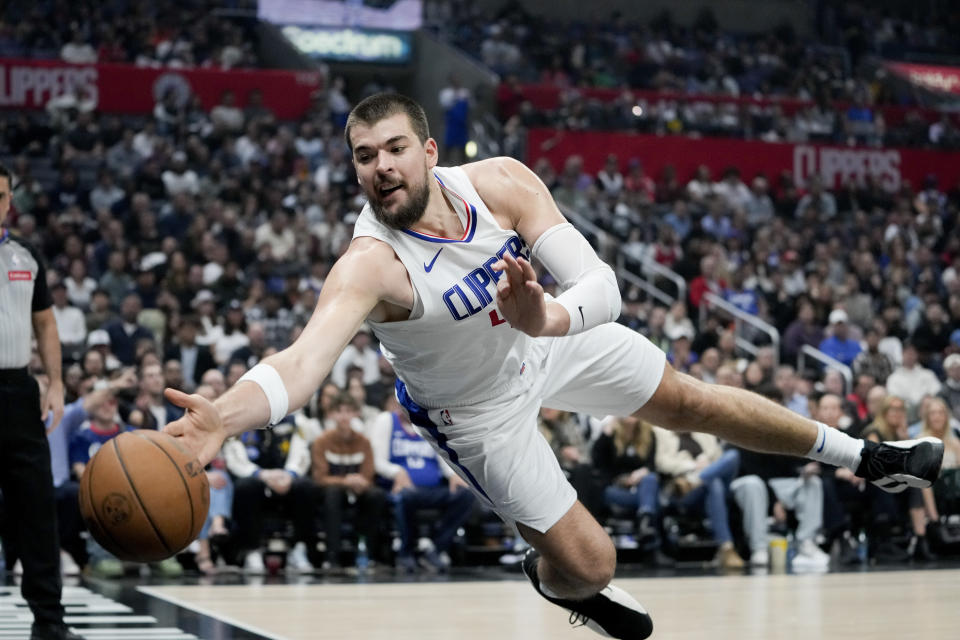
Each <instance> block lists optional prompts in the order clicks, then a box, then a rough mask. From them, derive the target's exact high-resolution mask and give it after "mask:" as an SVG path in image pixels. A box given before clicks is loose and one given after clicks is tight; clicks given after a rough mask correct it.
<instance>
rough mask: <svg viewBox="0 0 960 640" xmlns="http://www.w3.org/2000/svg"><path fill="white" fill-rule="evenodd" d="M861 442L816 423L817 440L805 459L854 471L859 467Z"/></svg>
mask: <svg viewBox="0 0 960 640" xmlns="http://www.w3.org/2000/svg"><path fill="white" fill-rule="evenodd" d="M861 451H863V440H859V439H857V438H851V437H850V436H848V435H847V434H845V433H844V432H843V431H840V430H839V429H834V428H833V427H828V426H827V425H825V424H823V423H822V422H818V423H817V440H816V441H815V442H814V443H813V447H811V449H810V451H808V452H807V457H808V458H810V459H811V460H816V461H817V462H825V463H827V464H833V465H837V466H842V467H848V468H850V469H852V470H854V471H856V470H857V467H859V466H860V452H861Z"/></svg>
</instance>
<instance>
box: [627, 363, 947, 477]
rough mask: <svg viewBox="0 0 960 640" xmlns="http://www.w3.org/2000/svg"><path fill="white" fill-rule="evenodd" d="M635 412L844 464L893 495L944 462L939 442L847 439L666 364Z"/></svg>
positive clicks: (671, 425)
mask: <svg viewBox="0 0 960 640" xmlns="http://www.w3.org/2000/svg"><path fill="white" fill-rule="evenodd" d="M634 415H636V416H637V417H639V418H641V419H643V420H646V421H648V422H651V423H653V424H656V425H658V426H661V427H665V428H667V429H679V430H683V431H701V432H705V433H712V434H714V435H716V436H718V437H720V438H722V439H724V440H726V441H728V442H732V443H733V444H736V445H739V446H741V447H745V448H747V449H752V450H754V451H763V452H768V453H784V454H788V455H795V456H801V457H807V458H812V459H814V460H818V461H820V462H826V463H828V464H833V465H838V466H845V467H849V468H851V469H853V470H854V471H855V472H856V474H857V475H859V476H862V477H864V478H866V479H867V480H870V481H871V482H873V483H874V484H876V485H877V486H878V487H880V488H881V489H884V490H885V491H889V492H892V493H898V492H900V491H903V490H904V489H906V488H907V487H908V486H909V487H928V486H930V484H931V483H932V482H933V481H934V480H936V478H937V476H938V475H939V472H940V464H941V461H942V459H943V443H942V442H941V441H939V440H937V439H936V438H922V439H920V440H905V441H902V442H887V443H874V442H869V441H864V440H859V439H856V438H851V437H850V436H848V435H846V434H845V433H843V432H842V431H839V430H837V429H832V428H830V427H828V426H826V425H824V424H822V423H819V422H814V421H813V420H810V419H808V418H804V417H803V416H801V415H799V414H796V413H794V412H793V411H790V410H789V409H787V408H786V407H783V406H781V405H778V404H776V403H774V402H771V401H770V400H767V399H766V398H763V397H761V396H759V395H757V394H755V393H752V392H750V391H746V390H744V389H737V388H735V387H725V386H719V385H710V384H706V383H704V382H701V381H700V380H697V379H696V378H693V377H691V376H688V375H685V374H682V373H678V372H676V371H674V369H673V368H672V367H671V366H669V365H667V366H666V367H665V368H664V371H663V376H662V378H661V380H660V384H659V385H658V386H657V389H656V391H655V392H654V394H653V396H652V397H651V398H650V399H649V400H648V401H647V402H646V403H645V404H644V405H643V406H642V407H641V408H640V409H638V410H637V411H636V412H635V414H634Z"/></svg>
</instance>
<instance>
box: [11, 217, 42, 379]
mask: <svg viewBox="0 0 960 640" xmlns="http://www.w3.org/2000/svg"><path fill="white" fill-rule="evenodd" d="M51 305H52V302H51V299H50V291H49V289H48V288H47V271H46V268H45V267H44V266H43V260H42V259H41V257H40V254H39V253H38V252H37V251H36V250H35V249H34V248H33V247H31V246H30V245H28V244H26V243H25V242H24V241H23V240H21V239H20V238H18V237H17V236H14V235H13V234H11V233H10V232H9V231H7V230H6V229H0V369H19V368H21V367H25V366H27V365H28V364H29V363H30V344H31V337H32V335H33V313H34V312H37V311H43V310H44V309H49V308H50V306H51Z"/></svg>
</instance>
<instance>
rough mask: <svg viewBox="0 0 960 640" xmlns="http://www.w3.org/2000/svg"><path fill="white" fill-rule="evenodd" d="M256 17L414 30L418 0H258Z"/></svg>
mask: <svg viewBox="0 0 960 640" xmlns="http://www.w3.org/2000/svg"><path fill="white" fill-rule="evenodd" d="M257 17H258V18H260V19H261V20H265V21H267V22H273V23H275V24H299V25H323V26H325V27H363V28H367V29H392V30H396V31H414V30H416V29H419V28H420V25H421V24H422V23H423V1H422V0H260V2H259V3H258V4H257Z"/></svg>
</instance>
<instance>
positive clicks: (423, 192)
mask: <svg viewBox="0 0 960 640" xmlns="http://www.w3.org/2000/svg"><path fill="white" fill-rule="evenodd" d="M405 188H406V190H407V202H406V204H403V205H401V206H400V207H399V208H398V209H397V210H396V211H395V212H394V213H389V212H388V211H387V210H386V209H385V208H384V207H383V206H381V205H380V203H379V201H378V200H377V199H375V198H371V199H370V208H371V209H373V215H375V216H376V217H377V220H379V221H380V222H381V223H382V224H385V225H386V226H388V227H390V228H391V229H396V230H398V231H403V230H404V229H409V228H410V227H412V226H413V225H415V224H416V223H417V222H419V220H420V218H422V217H423V213H424V211H426V210H427V203H428V202H429V201H430V185H429V184H428V182H427V174H426V172H424V179H423V182H422V183H421V184H420V186H418V187H411V186H410V185H405Z"/></svg>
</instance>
